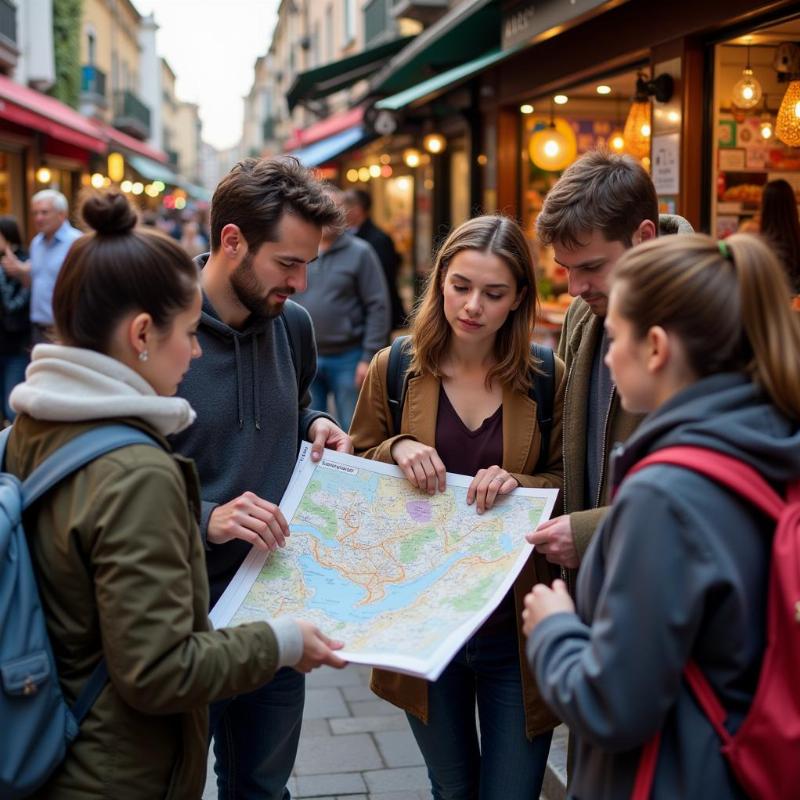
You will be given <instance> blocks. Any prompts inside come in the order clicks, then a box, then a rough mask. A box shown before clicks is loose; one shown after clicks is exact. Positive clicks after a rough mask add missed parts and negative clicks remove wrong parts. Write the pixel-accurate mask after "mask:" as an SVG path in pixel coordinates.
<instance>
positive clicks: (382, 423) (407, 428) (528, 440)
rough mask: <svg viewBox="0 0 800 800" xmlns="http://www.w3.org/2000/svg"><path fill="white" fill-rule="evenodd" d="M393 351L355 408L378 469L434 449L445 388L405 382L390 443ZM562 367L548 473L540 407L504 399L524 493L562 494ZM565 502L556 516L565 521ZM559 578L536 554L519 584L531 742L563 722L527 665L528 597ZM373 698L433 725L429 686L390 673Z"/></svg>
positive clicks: (429, 380) (376, 679) (507, 451)
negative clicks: (409, 453) (410, 445)
mask: <svg viewBox="0 0 800 800" xmlns="http://www.w3.org/2000/svg"><path fill="white" fill-rule="evenodd" d="M389 349H390V348H388V347H387V348H384V349H383V350H381V351H379V352H378V354H377V355H376V356H375V358H374V359H373V360H372V363H371V364H370V367H369V372H368V373H367V377H366V379H365V381H364V385H363V386H362V387H361V394H360V395H359V398H358V405H357V406H356V411H355V414H354V416H353V423H352V425H351V426H350V436H351V437H352V438H353V447H354V448H355V452H356V455H359V456H363V457H364V458H372V459H374V460H375V461H384V462H386V463H389V464H392V463H394V461H393V459H392V455H391V449H392V445H393V444H394V443H395V442H396V441H397V440H398V439H401V438H413V439H416V440H417V441H419V442H422V443H423V444H427V445H429V446H431V447H434V446H435V445H436V417H437V414H438V408H439V390H440V387H441V382H440V381H439V379H438V378H435V377H434V376H433V375H415V376H413V377H410V378H409V380H408V389H407V391H406V398H405V402H404V404H403V415H402V419H401V423H400V430H401V434H400V435H399V436H395V435H392V434H393V431H392V423H391V414H390V412H389V402H388V391H387V387H386V373H387V370H388V365H389ZM563 379H564V365H563V364H562V363H561V361H560V360H559V359H556V361H555V398H554V402H553V428H552V431H551V433H550V448H549V449H550V453H549V458H548V460H547V466H546V468H545V471H544V472H540V473H537V474H535V475H534V474H533V471H534V469H535V467H536V463H537V462H538V460H539V451H540V449H541V433H540V431H539V426H538V424H537V422H536V402H535V401H534V400H532V399H531V398H530V397H529V396H528V395H527V394H526V393H522V392H515V391H512V390H511V389H508V388H507V389H504V391H503V464H502V467H503V469H506V470H508V472H510V473H511V474H513V476H514V477H515V478H516V479H517V482H518V483H519V484H520V485H521V486H525V487H531V488H532V487H547V488H553V489H559V488H561V427H562V422H561V407H562V398H563V392H564V380H563ZM560 507H561V504H560V501H559V502H558V503H557V504H556V508H555V513H560ZM557 574H558V571H557V568H555V567H554V566H553V565H552V564H550V563H548V562H547V560H546V559H545V558H544V557H543V556H541V555H540V554H539V553H536V552H535V551H534V553H533V554H532V555H531V557H530V558H529V559H528V561H527V563H526V564H525V566H524V567H523V568H522V571H521V572H520V575H519V577H518V578H517V580H516V581H515V582H514V587H513V591H514V605H515V608H516V617H517V643H518V649H519V654H520V672H521V678H522V695H523V703H524V706H525V733H526V735H527V736H528V737H529V738H531V737H533V736H536V735H538V734H540V733H544V732H545V731H549V730H552V729H553V728H554V727H555V726H556V725H557V724H558V722H559V720H558V719H557V718H556V717H555V716H554V715H553V714H552V712H551V711H550V710H549V709H548V708H547V706H546V705H545V704H544V702H543V701H542V699H541V698H540V696H539V690H538V688H537V687H536V682H535V681H534V678H533V675H532V674H531V672H530V669H529V667H528V662H527V659H526V657H525V636H524V634H523V633H522V609H523V607H524V598H525V595H526V594H527V593H528V592H529V591H530V590H531V587H532V586H533V585H534V583H540V582H543V583H548V584H549V583H550V582H551V581H552V580H553V578H554V577H557ZM371 688H372V691H373V692H375V693H376V694H377V695H379V696H380V697H382V698H384V700H388V701H389V702H390V703H393V704H394V705H396V706H399V707H400V708H402V709H404V710H405V711H408V712H409V713H410V714H413V715H414V716H416V717H419V719H421V720H422V721H423V722H425V723H427V722H428V683H427V681H425V680H423V679H422V678H412V677H409V676H408V675H401V674H399V673H396V672H389V671H388V670H383V669H376V670H373V672H372V683H371Z"/></svg>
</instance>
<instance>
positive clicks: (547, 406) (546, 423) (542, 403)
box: [530, 344, 556, 472]
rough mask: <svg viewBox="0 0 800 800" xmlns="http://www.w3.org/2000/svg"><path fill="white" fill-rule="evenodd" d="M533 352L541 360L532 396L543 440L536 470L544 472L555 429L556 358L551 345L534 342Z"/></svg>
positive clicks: (534, 374)
mask: <svg viewBox="0 0 800 800" xmlns="http://www.w3.org/2000/svg"><path fill="white" fill-rule="evenodd" d="M531 352H532V353H533V355H534V356H535V357H536V359H537V360H538V361H540V362H541V363H540V365H539V370H538V371H536V372H534V373H533V384H532V385H531V389H530V397H531V399H532V400H534V401H535V402H536V422H537V424H538V425H539V434H540V436H541V440H542V443H541V447H540V448H539V459H538V461H537V462H536V470H535V471H536V472H542V471H543V470H544V469H545V467H546V466H547V461H548V459H549V458H550V432H551V431H552V429H553V403H554V399H555V392H556V359H555V355H554V354H553V351H552V350H551V349H550V348H549V347H543V346H542V345H539V344H532V345H531Z"/></svg>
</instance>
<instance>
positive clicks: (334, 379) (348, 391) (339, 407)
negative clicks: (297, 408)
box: [311, 347, 362, 431]
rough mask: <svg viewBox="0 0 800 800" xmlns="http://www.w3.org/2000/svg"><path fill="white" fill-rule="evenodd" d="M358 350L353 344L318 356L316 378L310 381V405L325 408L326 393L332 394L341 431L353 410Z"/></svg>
mask: <svg viewBox="0 0 800 800" xmlns="http://www.w3.org/2000/svg"><path fill="white" fill-rule="evenodd" d="M361 352H362V351H361V348H360V347H357V348H356V349H355V350H347V351H346V352H344V353H337V354H336V355H333V356H318V358H317V377H316V378H314V382H313V383H312V384H311V406H312V408H315V409H316V410H317V411H326V410H327V408H328V395H329V394H332V395H333V402H334V403H335V404H336V418H337V419H338V420H339V425H341V427H342V429H343V430H345V431H346V430H347V429H348V428H349V427H350V420H352V419H353V412H354V411H355V410H356V400H358V388H357V387H356V383H355V380H356V366H357V365H358V362H359V361H361Z"/></svg>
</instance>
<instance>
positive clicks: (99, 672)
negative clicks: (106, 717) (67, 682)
mask: <svg viewBox="0 0 800 800" xmlns="http://www.w3.org/2000/svg"><path fill="white" fill-rule="evenodd" d="M107 683H108V664H107V663H106V660H105V658H101V659H100V663H98V665H97V666H96V667H95V668H94V669H93V670H92V674H91V675H90V676H89V680H88V681H86V685H85V686H84V687H83V689H81V693H80V694H79V695H78V697H77V698H76V699H75V703H74V704H73V706H72V708H71V709H70V711H72V716H73V717H75V722H77V723H78V725H80V724H81V722H83V720H84V717H85V716H86V715H87V714H88V713H89V709H90V708H91V707H92V706H93V705H94V704H95V701H96V700H97V698H98V697H100V695H101V693H102V691H103V689H105V687H106V684H107Z"/></svg>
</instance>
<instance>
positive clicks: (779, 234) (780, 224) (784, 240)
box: [760, 178, 800, 294]
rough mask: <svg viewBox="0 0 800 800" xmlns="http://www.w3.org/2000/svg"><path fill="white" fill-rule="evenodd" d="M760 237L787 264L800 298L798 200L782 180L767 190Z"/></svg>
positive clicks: (763, 202) (794, 289)
mask: <svg viewBox="0 0 800 800" xmlns="http://www.w3.org/2000/svg"><path fill="white" fill-rule="evenodd" d="M760 233H761V235H762V236H763V237H764V238H765V239H766V240H767V242H768V243H769V244H770V245H771V246H772V247H773V248H774V251H775V254H776V255H777V256H778V258H779V259H780V261H781V263H782V264H783V267H784V269H785V270H786V274H787V275H788V276H789V283H790V285H791V290H792V293H793V294H800V219H798V215H797V196H796V195H795V191H794V189H793V188H792V187H791V185H790V184H789V183H788V181H785V180H783V178H780V179H778V180H776V181H770V182H769V183H768V184H767V185H766V186H765V187H764V193H763V195H762V197H761V223H760Z"/></svg>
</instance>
